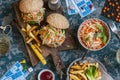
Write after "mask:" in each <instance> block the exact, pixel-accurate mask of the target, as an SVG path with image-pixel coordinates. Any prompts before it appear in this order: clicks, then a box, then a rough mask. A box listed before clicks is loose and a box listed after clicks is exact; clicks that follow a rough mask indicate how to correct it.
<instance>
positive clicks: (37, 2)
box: [19, 0, 43, 13]
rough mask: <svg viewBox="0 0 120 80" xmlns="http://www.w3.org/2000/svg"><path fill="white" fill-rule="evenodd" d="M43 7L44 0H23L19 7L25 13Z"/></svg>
mask: <svg viewBox="0 0 120 80" xmlns="http://www.w3.org/2000/svg"><path fill="white" fill-rule="evenodd" d="M42 7H43V0H21V1H20V3H19V9H20V11H21V12H23V13H30V12H34V11H39V10H40V8H42Z"/></svg>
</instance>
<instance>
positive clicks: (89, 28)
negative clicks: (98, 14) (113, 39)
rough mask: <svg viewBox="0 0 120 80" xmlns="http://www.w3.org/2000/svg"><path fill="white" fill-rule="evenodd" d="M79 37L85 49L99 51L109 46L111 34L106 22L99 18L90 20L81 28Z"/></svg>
mask: <svg viewBox="0 0 120 80" xmlns="http://www.w3.org/2000/svg"><path fill="white" fill-rule="evenodd" d="M77 36H78V40H79V42H80V44H81V45H82V46H83V47H84V48H86V49H88V50H91V51H97V50H101V49H103V48H104V47H105V46H107V44H108V43H109V40H110V36H111V33H110V29H109V27H108V25H107V24H106V23H105V22H104V21H102V20H100V19H97V18H90V19H88V20H85V21H84V22H83V23H82V24H81V25H80V26H79V29H78V33H77Z"/></svg>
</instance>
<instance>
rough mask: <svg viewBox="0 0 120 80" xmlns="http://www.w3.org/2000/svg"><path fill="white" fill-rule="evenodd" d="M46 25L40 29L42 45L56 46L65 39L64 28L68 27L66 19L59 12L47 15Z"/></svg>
mask: <svg viewBox="0 0 120 80" xmlns="http://www.w3.org/2000/svg"><path fill="white" fill-rule="evenodd" d="M46 21H47V23H48V25H47V26H43V27H42V29H41V30H40V38H41V40H42V43H43V44H44V45H47V46H49V47H58V46H60V45H61V44H62V43H63V42H64V40H65V30H64V29H67V28H69V22H68V20H67V19H66V18H65V17H64V16H63V15H61V14H58V13H52V14H50V15H49V16H48V17H47V20H46Z"/></svg>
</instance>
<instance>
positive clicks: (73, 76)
mask: <svg viewBox="0 0 120 80" xmlns="http://www.w3.org/2000/svg"><path fill="white" fill-rule="evenodd" d="M70 79H72V80H80V79H79V78H78V77H77V76H75V75H73V74H70Z"/></svg>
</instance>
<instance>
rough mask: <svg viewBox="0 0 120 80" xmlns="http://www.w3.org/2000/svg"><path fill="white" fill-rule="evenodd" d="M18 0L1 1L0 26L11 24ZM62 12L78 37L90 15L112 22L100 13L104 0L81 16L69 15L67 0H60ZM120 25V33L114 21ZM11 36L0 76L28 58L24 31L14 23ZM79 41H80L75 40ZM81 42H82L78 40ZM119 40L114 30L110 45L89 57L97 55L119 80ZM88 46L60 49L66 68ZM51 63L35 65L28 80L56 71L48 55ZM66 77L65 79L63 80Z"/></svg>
mask: <svg viewBox="0 0 120 80" xmlns="http://www.w3.org/2000/svg"><path fill="white" fill-rule="evenodd" d="M14 1H16V0H0V25H6V24H10V23H11V22H12V20H13V19H14V18H16V17H15V14H14V10H13V6H12V3H13V2H14ZM61 2H62V7H63V12H64V14H65V16H66V17H67V19H68V20H69V22H70V28H71V29H72V30H73V31H74V32H75V36H76V37H77V30H78V27H79V25H80V24H81V23H82V22H83V21H84V20H87V19H89V18H99V19H101V20H103V21H105V22H106V23H108V21H110V20H109V19H107V18H105V17H103V16H101V10H102V8H103V6H104V2H105V0H92V2H93V4H94V6H95V8H96V10H95V11H94V12H93V13H92V14H90V15H88V16H87V17H84V18H82V19H80V16H79V15H78V14H76V15H72V16H70V15H68V14H67V9H66V4H65V0H61ZM115 24H116V25H117V28H118V31H119V32H120V27H119V26H120V24H119V23H115ZM8 37H9V39H10V50H9V51H8V53H6V54H5V55H4V56H1V57H0V77H1V76H2V75H3V74H4V73H5V72H6V71H7V70H8V69H9V68H10V67H11V66H12V65H13V64H14V63H15V62H16V61H20V60H22V59H24V58H26V59H28V57H27V51H26V48H25V45H24V42H23V38H22V37H21V34H20V33H19V31H18V30H17V29H16V27H15V26H12V32H11V33H10V34H9V35H8ZM76 42H78V40H76ZM78 44H79V42H78ZM119 46H120V44H119V41H118V39H117V38H116V37H115V35H114V34H113V33H112V32H111V39H110V42H109V44H108V45H107V46H106V47H105V48H104V49H102V50H99V51H95V52H89V54H88V55H87V56H89V57H92V58H95V59H97V60H99V61H100V62H101V63H103V64H104V66H105V67H106V69H107V72H108V73H109V74H110V75H111V76H112V77H113V78H114V79H115V80H120V64H118V62H117V60H116V52H117V50H118V49H119V48H120V47H119ZM84 51H85V49H84V48H83V47H82V46H81V45H80V44H79V45H78V48H77V49H75V50H68V51H61V52H59V55H60V57H61V58H62V60H63V61H64V64H65V66H66V67H68V66H69V64H70V63H71V62H72V61H73V60H75V59H77V58H80V57H81V56H82V54H83V52H84ZM47 62H48V64H47V65H45V66H43V65H42V64H41V63H39V64H38V65H36V66H35V67H33V69H34V71H33V72H32V73H31V74H30V75H29V76H28V77H27V80H35V79H36V78H37V75H38V72H39V71H40V70H42V69H46V68H47V69H51V70H52V71H53V72H54V73H55V74H56V71H55V68H54V65H53V62H52V60H51V58H50V57H47ZM29 66H30V65H29ZM55 80H58V75H57V74H56V79H55ZM63 80H65V78H64V79H63Z"/></svg>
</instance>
